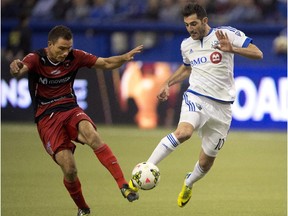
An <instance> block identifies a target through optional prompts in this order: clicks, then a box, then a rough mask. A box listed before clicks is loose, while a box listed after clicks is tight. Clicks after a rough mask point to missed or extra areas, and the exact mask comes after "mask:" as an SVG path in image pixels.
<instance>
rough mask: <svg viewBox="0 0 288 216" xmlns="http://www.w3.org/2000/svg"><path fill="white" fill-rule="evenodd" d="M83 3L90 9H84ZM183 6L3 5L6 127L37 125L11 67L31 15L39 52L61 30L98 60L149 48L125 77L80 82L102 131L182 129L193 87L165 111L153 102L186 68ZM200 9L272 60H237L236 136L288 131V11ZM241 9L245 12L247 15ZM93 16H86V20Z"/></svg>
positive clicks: (84, 75)
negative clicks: (183, 108)
mask: <svg viewBox="0 0 288 216" xmlns="http://www.w3.org/2000/svg"><path fill="white" fill-rule="evenodd" d="M79 2H80V3H81V2H82V3H81V4H82V6H80V3H79ZM153 2H154V4H155V2H156V3H157V4H158V7H159V8H158V10H157V12H155V11H153V12H154V13H152V12H151V8H150V7H151V5H149V4H152V3H153ZM183 2H184V1H171V0H168V1H166V0H163V1H133V3H131V2H130V3H129V1H125V0H122V1H113V0H107V1H99V0H95V1H88V0H74V1H69V0H67V1H53V0H49V1H41V0H39V1H36V0H30V1H28V0H27V1H20V2H19V1H14V0H6V1H4V2H2V4H1V8H2V25H1V30H2V35H1V36H2V37H1V48H2V49H1V50H2V64H1V74H2V77H1V96H2V98H1V108H2V121H28V122H32V121H33V118H32V113H33V111H32V107H31V100H30V98H29V93H28V89H27V78H25V77H24V78H21V79H18V80H17V79H15V78H11V77H10V75H9V61H7V59H5V50H6V48H7V41H8V40H9V33H10V32H11V31H12V30H13V28H14V27H15V26H17V24H18V19H17V18H16V17H17V16H19V15H20V14H23V11H24V12H25V13H26V15H27V14H28V16H29V18H30V20H29V26H28V27H29V28H30V30H31V31H32V38H31V50H36V49H38V48H41V47H45V46H46V44H47V32H48V31H49V30H50V28H51V27H53V26H54V25H57V24H65V25H68V26H69V27H71V29H72V30H73V32H74V48H79V49H83V50H85V51H87V52H91V53H93V54H95V55H97V56H103V57H107V56H111V55H117V54H120V53H123V52H125V51H127V50H129V49H131V48H132V47H134V46H136V45H138V44H140V43H143V44H144V46H145V50H144V52H143V53H142V54H140V55H137V56H136V58H135V62H132V63H131V64H126V65H125V66H123V67H121V68H120V69H119V70H115V71H113V72H111V71H110V72H104V73H103V71H97V73H93V72H91V71H90V70H89V69H82V70H81V72H79V73H78V76H77V79H76V82H75V91H76V94H77V97H78V101H79V103H80V105H81V106H82V107H83V108H84V109H85V110H86V112H87V113H88V114H89V115H90V116H91V117H92V118H93V119H94V120H95V122H96V123H105V124H111V123H113V124H117V123H119V124H120V123H121V124H123V123H124V124H127V123H128V124H137V125H138V126H139V127H142V128H154V127H156V126H157V125H164V126H173V125H175V124H176V123H177V121H178V116H179V111H180V110H179V109H180V103H179V102H180V100H181V95H182V92H183V91H184V90H185V88H186V87H187V82H184V83H183V84H182V85H181V86H176V87H175V88H174V89H172V96H171V98H170V99H169V101H167V102H165V103H162V104H157V101H155V98H154V99H153V97H154V96H156V93H157V89H158V88H157V87H159V85H160V83H161V82H160V81H163V80H164V78H166V77H167V76H168V75H169V74H171V73H173V71H174V69H175V68H176V67H177V66H178V65H179V64H181V62H182V59H181V54H180V50H179V47H180V43H181V41H182V40H183V38H185V37H187V32H186V29H185V27H184V25H183V23H182V22H181V18H180V16H179V11H178V12H177V10H176V9H177V8H178V9H179V6H180V5H181V4H183ZM199 2H200V3H202V4H206V8H207V11H208V13H209V14H210V16H209V18H210V25H211V26H212V27H214V26H218V25H227V26H229V25H231V26H233V27H235V28H238V29H239V30H242V31H244V32H245V33H246V35H248V36H249V37H252V38H253V41H254V43H255V44H256V45H257V46H258V47H259V48H260V49H261V50H262V51H263V53H264V59H263V60H261V61H252V60H248V59H245V58H242V57H239V56H236V57H235V79H236V87H237V100H236V101H235V103H234V105H233V113H234V114H233V123H232V129H257V130H263V129H264V130H267V129H269V130H270V129H274V130H285V129H286V122H287V116H288V111H287V110H288V108H287V95H288V94H287V92H288V90H287V89H288V87H287V86H288V84H287V64H286V60H287V50H286V54H285V53H284V54H283V53H279V52H277V50H276V45H275V44H276V40H277V37H278V36H279V35H280V34H281V32H283V31H284V32H285V28H286V22H287V20H286V18H287V16H286V4H287V3H286V2H285V1H273V0H271V1H253V0H246V1H213V3H211V2H210V3H209V1H199ZM77 4H78V5H77ZM245 4H246V5H245ZM83 5H84V6H83ZM87 6H88V8H87ZM149 6H150V7H149ZM77 7H78V8H82V9H83V10H82V14H81V13H80V12H77V10H76V9H75V8H77ZM175 8H176V9H175ZM241 8H242V10H243V8H244V12H242V14H241ZM249 8H250V9H251V8H254V10H252V9H251V10H249ZM255 8H256V9H257V10H256V9H255ZM12 9H13V10H12ZM237 9H238V10H237ZM85 10H86V14H85V13H84V12H83V11H85ZM149 10H150V11H149ZM175 11H176V12H177V13H176V12H175ZM237 11H240V12H239V16H238V17H237V16H236V15H235V16H234V17H233V16H231V14H237ZM165 12H166V13H165ZM71 13H72V14H74V16H71ZM155 14H156V15H155ZM246 14H247V17H246V16H245V15H246ZM249 14H250V15H249ZM78 15H79V16H78ZM77 16H78V17H77ZM286 38H287V34H286ZM133 70H134V72H131V71H133ZM127 71H128V72H127ZM125 73H127V74H125ZM124 77H125V78H124ZM131 80H132V81H131ZM153 95H154V96H153ZM147 105H148V106H147Z"/></svg>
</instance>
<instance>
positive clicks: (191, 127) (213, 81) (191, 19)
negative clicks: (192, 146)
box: [130, 3, 263, 207]
mask: <svg viewBox="0 0 288 216" xmlns="http://www.w3.org/2000/svg"><path fill="white" fill-rule="evenodd" d="M182 15H183V17H184V23H185V26H186V29H187V31H188V32H189V34H190V37H189V38H187V39H185V40H183V42H182V44H181V53H182V57H183V65H181V66H180V67H179V68H178V69H177V70H176V72H175V73H174V74H173V75H171V77H170V78H169V79H168V80H167V81H166V82H165V83H164V85H163V87H162V89H161V91H160V93H159V94H158V96H157V97H158V99H159V100H160V101H165V100H167V98H168V96H169V87H170V86H172V85H174V84H176V83H179V82H182V81H183V80H184V79H186V78H188V77H189V84H190V86H189V87H188V89H187V91H186V92H185V93H184V94H183V101H182V108H181V114H180V120H179V124H178V127H177V129H176V130H175V131H174V132H173V133H170V134H168V135H167V136H165V137H164V138H163V139H162V140H161V141H160V143H159V144H158V145H157V146H156V148H155V150H154V151H153V153H152V154H151V156H150V157H149V159H148V162H151V163H153V164H155V165H157V164H158V163H159V162H160V161H162V160H163V159H164V158H165V157H167V156H168V155H169V154H170V153H171V152H173V151H174V150H175V149H176V148H177V147H178V146H179V145H180V144H181V143H183V142H184V141H186V140H188V139H189V138H190V137H191V136H192V134H193V132H194V131H198V134H199V136H200V138H201V140H202V149H201V152H200V156H199V160H198V161H197V163H196V165H195V167H194V170H193V171H192V172H189V173H188V174H187V175H186V178H185V181H184V185H183V187H182V190H181V192H180V193H179V196H178V200H177V202H178V206H179V207H183V206H185V205H186V204H187V203H188V201H189V200H190V198H191V196H192V186H193V184H194V183H195V182H196V181H198V180H199V179H201V178H203V177H204V176H205V174H207V172H208V171H209V170H210V168H211V167H212V165H213V162H214V160H215V158H216V156H217V153H218V151H219V150H220V149H221V148H222V147H223V144H224V142H225V140H226V137H227V134H228V131H229V128H230V124H231V120H232V113H231V104H232V103H233V101H234V99H235V86H234V78H233V67H234V62H233V58H234V54H239V55H241V56H244V57H247V58H251V59H262V58H263V54H262V52H261V51H260V50H259V49H258V48H257V47H256V46H255V45H253V44H252V39H251V38H249V37H247V36H245V34H244V33H243V32H241V31H239V30H237V29H235V28H232V27H224V26H223V27H218V28H211V27H210V26H209V25H208V18H207V14H206V11H205V9H204V8H203V7H201V6H200V5H198V4H192V3H188V4H187V5H186V6H185V7H184V8H183V11H182ZM130 183H131V182H130Z"/></svg>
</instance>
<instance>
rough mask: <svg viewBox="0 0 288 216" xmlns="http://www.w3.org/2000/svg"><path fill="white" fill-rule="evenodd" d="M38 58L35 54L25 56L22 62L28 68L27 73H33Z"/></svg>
mask: <svg viewBox="0 0 288 216" xmlns="http://www.w3.org/2000/svg"><path fill="white" fill-rule="evenodd" d="M38 59H39V56H38V55H37V54H36V53H29V54H28V55H26V56H25V57H24V58H23V60H22V62H23V63H24V64H25V65H26V66H27V67H28V69H29V71H33V69H34V68H35V67H36V65H37V64H38Z"/></svg>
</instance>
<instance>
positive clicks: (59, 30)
mask: <svg viewBox="0 0 288 216" xmlns="http://www.w3.org/2000/svg"><path fill="white" fill-rule="evenodd" d="M59 38H63V39H65V40H71V39H72V38H73V34H72V31H71V29H69V28H68V27H67V26H63V25H58V26H55V27H54V28H52V29H51V30H50V32H49V34H48V41H52V42H53V43H54V42H56V41H57V40H58V39H59Z"/></svg>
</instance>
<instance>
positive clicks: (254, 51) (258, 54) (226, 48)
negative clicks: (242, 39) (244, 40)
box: [215, 30, 263, 59]
mask: <svg viewBox="0 0 288 216" xmlns="http://www.w3.org/2000/svg"><path fill="white" fill-rule="evenodd" d="M215 34H216V37H217V39H218V41H219V44H218V45H217V46H216V47H215V48H216V49H219V50H221V51H223V52H231V53H234V54H238V55H241V56H244V57H246V58H251V59H263V53H262V51H261V50H260V49H259V48H258V47H257V46H256V45H254V44H251V43H250V44H249V45H248V47H235V46H232V44H231V42H230V41H229V38H228V35H227V33H225V34H224V32H223V31H221V30H219V31H216V33H215Z"/></svg>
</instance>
